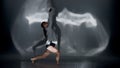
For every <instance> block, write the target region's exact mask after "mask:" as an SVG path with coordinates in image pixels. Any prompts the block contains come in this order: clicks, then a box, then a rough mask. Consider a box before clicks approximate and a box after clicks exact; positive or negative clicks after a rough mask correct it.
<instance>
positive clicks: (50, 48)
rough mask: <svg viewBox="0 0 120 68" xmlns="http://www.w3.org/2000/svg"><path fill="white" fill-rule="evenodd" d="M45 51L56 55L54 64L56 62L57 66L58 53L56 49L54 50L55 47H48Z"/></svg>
mask: <svg viewBox="0 0 120 68" xmlns="http://www.w3.org/2000/svg"><path fill="white" fill-rule="evenodd" d="M47 49H48V50H49V51H50V52H52V53H54V54H56V62H57V64H59V59H60V53H59V51H58V49H57V48H55V47H52V46H49V47H48V48H47Z"/></svg>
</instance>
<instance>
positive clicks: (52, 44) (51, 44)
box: [46, 43, 55, 48]
mask: <svg viewBox="0 0 120 68" xmlns="http://www.w3.org/2000/svg"><path fill="white" fill-rule="evenodd" d="M48 46H53V47H55V44H54V43H50V44H49V45H46V48H47V47H48Z"/></svg>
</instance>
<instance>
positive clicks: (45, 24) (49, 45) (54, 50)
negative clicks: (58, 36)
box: [31, 22, 60, 64]
mask: <svg viewBox="0 0 120 68" xmlns="http://www.w3.org/2000/svg"><path fill="white" fill-rule="evenodd" d="M41 27H42V28H43V32H44V36H45V39H44V40H43V41H46V40H50V42H49V43H47V44H46V51H45V52H44V53H43V54H42V55H40V56H36V57H33V58H31V61H32V63H34V61H35V60H38V59H44V58H46V57H47V56H48V55H49V54H50V53H54V54H56V62H57V64H59V58H60V53H59V51H58V49H57V48H56V47H55V45H56V44H55V43H54V42H53V41H54V38H53V34H51V33H52V32H48V33H47V28H48V22H42V23H41ZM49 29H50V28H49ZM49 31H50V30H49Z"/></svg>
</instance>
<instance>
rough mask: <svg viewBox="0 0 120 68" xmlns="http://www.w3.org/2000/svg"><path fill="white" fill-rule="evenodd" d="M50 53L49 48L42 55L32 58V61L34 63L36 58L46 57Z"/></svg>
mask: <svg viewBox="0 0 120 68" xmlns="http://www.w3.org/2000/svg"><path fill="white" fill-rule="evenodd" d="M49 54H50V51H49V50H47V51H46V52H45V53H44V54H43V55H40V56H36V57H33V58H31V61H32V63H34V61H35V60H38V59H44V58H46V57H47V56H48V55H49Z"/></svg>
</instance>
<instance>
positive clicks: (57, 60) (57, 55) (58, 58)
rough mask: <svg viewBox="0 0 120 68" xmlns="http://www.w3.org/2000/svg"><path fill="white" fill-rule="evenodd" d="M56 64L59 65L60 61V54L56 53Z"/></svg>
mask: <svg viewBox="0 0 120 68" xmlns="http://www.w3.org/2000/svg"><path fill="white" fill-rule="evenodd" d="M55 54H56V62H57V64H59V60H60V53H59V52H56V53H55Z"/></svg>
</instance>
